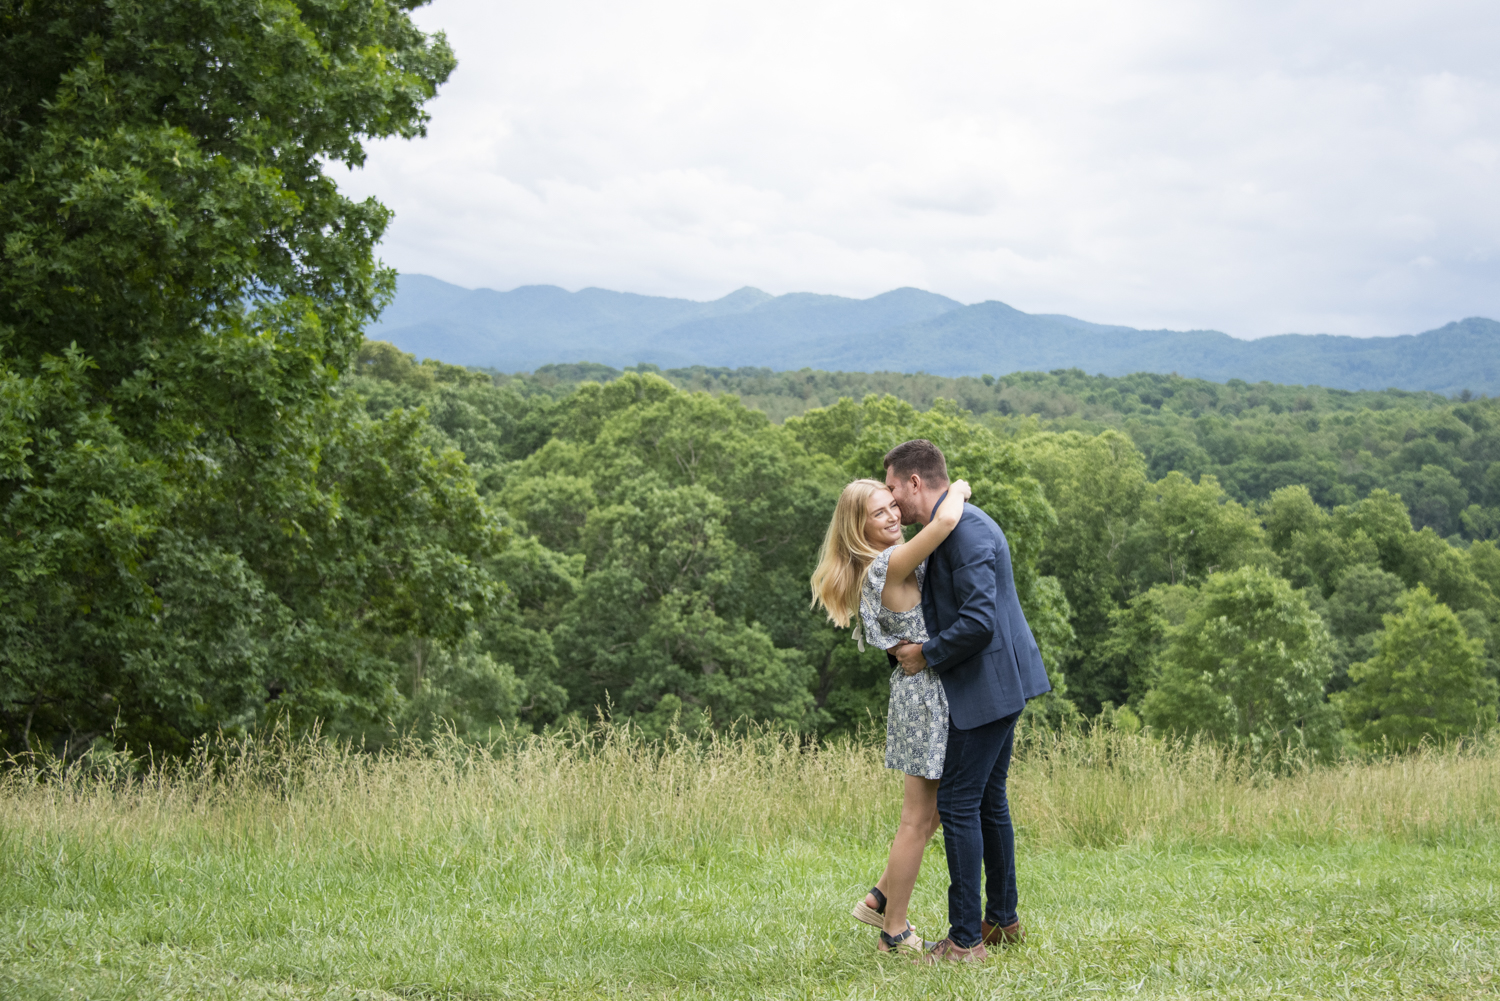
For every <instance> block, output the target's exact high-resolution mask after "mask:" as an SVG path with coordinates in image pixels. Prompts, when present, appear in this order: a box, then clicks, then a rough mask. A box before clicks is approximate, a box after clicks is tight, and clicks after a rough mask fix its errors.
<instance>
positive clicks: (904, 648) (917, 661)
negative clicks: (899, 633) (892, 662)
mask: <svg viewBox="0 0 1500 1001" xmlns="http://www.w3.org/2000/svg"><path fill="white" fill-rule="evenodd" d="M891 653H892V654H894V655H895V657H896V661H897V662H898V663H899V664H900V665H901V670H903V671H905V672H906V673H907V674H921V673H922V672H923V671H924V670H926V669H927V658H926V657H925V656H924V655H923V654H922V644H920V643H897V644H896V645H895V646H893V647H891Z"/></svg>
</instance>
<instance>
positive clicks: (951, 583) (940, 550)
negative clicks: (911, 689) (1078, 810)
mask: <svg viewBox="0 0 1500 1001" xmlns="http://www.w3.org/2000/svg"><path fill="white" fill-rule="evenodd" d="M939 503H941V501H939ZM933 510H934V511H936V510H937V509H936V508H933ZM922 617H923V618H924V619H926V621H927V635H928V636H931V637H932V639H930V640H928V641H927V642H926V643H923V644H922V654H923V655H924V656H925V657H926V658H927V665H928V666H929V667H931V668H932V669H933V670H935V671H937V674H938V677H939V678H941V679H942V682H943V691H944V692H946V693H947V695H948V714H949V715H950V716H951V717H952V718H953V725H954V726H955V727H957V728H958V729H960V730H972V729H973V728H974V727H976V726H983V725H984V724H986V723H992V722H994V721H995V720H997V719H1003V718H1004V717H1006V716H1009V715H1011V714H1012V713H1017V712H1020V711H1021V710H1022V709H1023V708H1025V706H1026V700H1027V699H1030V698H1035V697H1036V696H1038V695H1041V694H1042V693H1044V692H1049V691H1051V690H1052V684H1051V683H1050V682H1049V681H1048V680H1047V669H1046V668H1044V667H1043V666H1042V654H1041V651H1040V650H1038V649H1037V645H1036V639H1035V638H1034V637H1033V636H1032V635H1031V627H1030V626H1029V625H1027V624H1026V616H1025V615H1023V614H1022V613H1021V603H1020V601H1019V600H1018V599H1017V598H1016V581H1015V577H1014V576H1013V575H1012V574H1011V569H1010V546H1009V544H1007V543H1006V541H1005V533H1004V532H1002V531H1000V526H999V525H997V524H995V520H994V519H993V518H991V517H990V516H989V515H987V514H985V513H984V512H983V511H981V510H979V508H977V507H975V506H974V505H973V504H965V505H964V513H963V516H962V517H961V518H959V520H958V525H957V526H956V527H955V528H954V529H953V532H952V534H950V535H949V536H948V538H946V539H944V540H943V543H942V545H940V546H938V547H937V549H936V550H934V551H933V553H932V555H931V556H929V557H928V558H927V577H926V580H925V581H923V584H922Z"/></svg>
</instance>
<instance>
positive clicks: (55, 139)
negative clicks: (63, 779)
mask: <svg viewBox="0 0 1500 1001" xmlns="http://www.w3.org/2000/svg"><path fill="white" fill-rule="evenodd" d="M413 6H416V5H415V4H413V3H410V2H407V0H402V2H395V0H351V2H347V3H343V4H340V5H337V6H336V7H325V6H323V5H317V4H285V3H272V2H270V0H161V2H158V3H154V4H150V5H117V6H100V5H97V4H91V3H76V4H75V3H59V4H36V5H29V4H23V5H20V6H15V5H12V6H10V7H5V8H0V214H3V216H4V217H5V218H6V220H7V227H8V229H7V232H6V240H5V244H4V248H3V251H0V745H3V747H4V748H5V749H6V750H7V751H10V752H27V751H30V752H37V751H44V752H51V753H59V754H64V755H75V754H78V753H82V752H84V751H86V750H87V749H89V748H91V747H94V746H98V745H111V746H115V747H119V746H122V745H129V746H132V747H134V748H136V749H137V750H139V749H143V748H144V747H147V746H149V747H151V748H153V749H155V750H158V751H161V752H165V753H169V754H178V753H182V752H184V751H185V750H187V749H188V748H189V747H190V746H191V742H192V741H193V740H195V739H196V738H197V737H199V736H201V735H202V734H205V733H208V732H213V731H218V730H222V731H225V732H227V733H235V732H243V731H245V730H248V729H251V728H254V727H259V726H263V725H266V724H267V723H269V722H272V721H273V720H274V721H280V722H284V723H286V724H288V725H290V726H292V727H294V728H297V729H299V730H310V729H312V728H314V727H316V726H322V727H323V728H324V729H325V731H327V732H331V733H334V734H338V735H345V736H354V737H362V738H365V739H368V740H372V741H375V742H379V741H382V740H385V739H387V738H388V737H389V736H391V735H392V734H394V733H396V732H400V731H403V730H412V729H415V730H418V731H421V730H430V729H431V728H432V727H434V726H438V725H451V726H453V727H454V728H456V729H457V730H458V731H459V732H460V733H462V734H465V735H484V734H486V733H488V732H490V729H491V728H492V727H493V726H495V725H497V724H500V723H506V724H517V725H522V726H531V727H545V726H550V725H554V724H558V723H560V722H563V721H566V720H568V719H569V718H570V717H573V716H589V715H592V714H593V713H595V712H597V711H600V710H603V711H608V712H612V713H614V714H615V715H617V716H619V717H623V718H628V719H630V720H632V721H633V722H634V723H636V724H638V725H639V726H640V727H641V728H642V729H643V730H645V731H646V732H648V733H661V732H663V731H664V729H665V728H666V727H668V726H670V725H673V724H674V722H675V723H677V724H678V725H681V726H684V727H686V728H688V729H692V728H695V727H702V726H721V725H724V724H727V723H730V722H731V721H734V720H737V719H753V720H766V721H772V722H774V723H776V724H778V725H781V726H784V727H788V728H792V729H795V730H798V731H802V732H818V733H830V732H836V731H848V730H852V729H855V728H857V727H860V726H862V725H867V724H869V723H871V722H877V721H878V720H879V718H880V716H881V715H882V714H883V712H884V708H885V702H886V685H887V681H886V678H887V674H888V667H887V665H886V662H885V660H884V657H883V656H882V655H881V654H880V653H878V652H876V651H866V652H863V653H862V652H860V651H859V650H857V648H856V647H855V645H854V644H853V643H851V642H850V641H849V636H848V633H847V632H840V631H837V630H834V629H833V628H831V627H830V626H829V625H828V623H827V622H826V621H823V620H821V619H820V618H819V617H818V616H817V615H816V614H814V613H813V612H812V611H811V610H810V609H809V607H808V582H807V581H808V574H809V572H810V570H811V568H812V565H813V560H814V555H815V551H816V547H817V545H818V543H819V541H820V539H821V536H822V533H823V530H824V527H825V525H826V524H827V520H828V518H829V515H830V512H831V510H832V507H833V502H834V498H835V497H836V496H837V494H838V491H839V490H840V489H841V487H842V485H843V484H844V483H845V482H847V481H848V480H849V479H850V478H853V477H857V476H864V475H880V474H881V464H880V459H881V456H882V455H883V454H884V453H885V451H886V450H887V449H888V448H889V447H890V446H892V445H893V444H895V443H897V442H899V441H902V440H904V439H908V438H913V437H925V438H930V439H932V440H933V441H935V442H937V443H938V444H939V445H940V446H942V447H943V449H944V450H945V451H946V452H947V454H948V456H949V460H950V470H951V471H952V472H953V473H954V474H955V475H958V476H963V477H965V478H967V479H968V480H970V481H971V483H972V484H973V486H974V498H973V499H974V502H975V503H977V504H979V505H980V506H981V507H983V508H984V509H985V510H987V511H988V512H989V513H990V514H992V515H993V516H994V517H995V518H996V520H997V521H998V522H999V523H1000V525H1001V526H1002V527H1003V528H1004V529H1005V531H1006V532H1007V534H1008V537H1009V539H1010V542H1011V548H1012V553H1013V558H1014V560H1013V562H1014V567H1015V573H1016V584H1017V587H1018V590H1019V593H1020V598H1021V602H1022V606H1023V608H1024V609H1025V611H1026V614H1027V616H1028V618H1029V620H1030V622H1031V625H1032V628H1033V630H1034V631H1035V633H1036V635H1037V639H1038V642H1039V644H1040V645H1041V647H1042V651H1043V655H1044V658H1045V660H1046V662H1047V664H1048V667H1049V670H1050V671H1051V672H1052V675H1053V682H1054V692H1053V693H1052V694H1051V695H1050V696H1048V697H1047V698H1045V699H1041V700H1037V701H1036V702H1034V703H1033V705H1032V708H1031V711H1032V712H1034V713H1036V714H1038V715H1040V716H1041V717H1043V718H1045V719H1047V720H1052V721H1056V720H1059V719H1063V718H1066V717H1070V716H1072V715H1074V714H1076V713H1078V712H1080V711H1081V712H1084V713H1087V714H1089V715H1094V714H1096V713H1109V714H1111V718H1112V719H1113V720H1114V722H1115V723H1116V724H1117V725H1119V726H1122V727H1126V728H1131V727H1134V726H1136V725H1138V724H1139V723H1141V722H1142V721H1144V722H1145V723H1147V724H1149V725H1151V726H1152V727H1154V728H1156V729H1157V730H1159V731H1177V732H1183V733H1207V734H1210V735H1213V736H1215V737H1217V738H1220V739H1224V740H1230V741H1236V742H1249V743H1251V744H1257V745H1266V744H1274V743H1280V742H1284V741H1301V742H1305V743H1307V744H1308V745H1310V746H1313V747H1315V748H1319V749H1322V750H1325V751H1331V750H1334V749H1336V748H1337V747H1339V746H1341V745H1346V744H1348V743H1349V742H1351V741H1353V742H1357V743H1360V744H1364V745H1369V746H1379V745H1381V744H1382V743H1383V742H1393V743H1394V744H1395V745H1397V746H1404V745H1406V744H1409V743H1411V742H1412V741H1414V740H1418V739H1420V738H1421V737H1423V736H1424V735H1436V736H1447V735H1452V734H1457V733H1463V732H1467V731H1469V730H1471V729H1473V728H1474V727H1476V726H1488V725H1490V724H1492V723H1493V722H1494V720H1495V704H1496V695H1495V689H1496V682H1495V654H1496V648H1495V644H1496V643H1497V642H1500V632H1497V631H1496V629H1497V626H1500V602H1497V594H1500V550H1497V548H1496V546H1495V544H1494V542H1493V541H1492V540H1491V537H1492V536H1494V535H1495V534H1496V529H1497V525H1500V472H1497V469H1500V467H1497V465H1496V462H1495V460H1496V459H1500V422H1497V417H1500V414H1497V410H1496V405H1495V404H1494V403H1492V401H1488V400H1461V401H1448V400H1444V399H1442V398H1441V397H1434V396H1429V395H1421V394H1401V393H1373V394H1372V393H1360V394H1351V393H1336V392H1331V391H1323V390H1316V389H1309V388H1294V387H1277V386H1267V385H1255V386H1248V385H1245V384H1243V383H1235V382H1231V383H1229V384H1228V385H1226V386H1217V385H1214V384H1211V383H1204V382H1197V381H1191V380H1181V379H1176V378H1175V377H1168V376H1150V375H1143V376H1132V377H1129V378H1125V379H1111V380H1106V379H1089V378H1087V377H1085V376H1082V375H1081V374H1079V373H1072V372H1062V373H1053V374H1051V375H1036V376H1009V377H1007V378H1006V379H1003V380H992V379H989V378H988V377H986V378H985V379H979V380H956V381H951V382H944V381H942V380H934V379H931V378H929V377H926V376H913V377H904V376H886V375H877V376H853V375H842V374H837V373H835V374H828V373H781V374H767V373H756V372H752V373H749V374H745V373H724V372H717V371H712V370H701V371H700V370H688V371H686V372H685V373H684V372H672V373H667V374H666V375H667V376H668V377H670V378H668V377H663V376H662V375H660V374H657V373H654V372H651V371H635V372H628V373H618V372H615V371H613V370H608V369H603V368H602V367H600V366H559V367H553V368H551V369H547V370H541V371H538V372H536V373H532V374H531V375H528V376H502V377H497V376H495V375H493V374H487V373H483V372H475V371H471V370H469V369H464V368H459V367H456V366H451V365H444V364H442V363H439V362H430V361H429V362H423V363H420V364H418V363H417V362H416V361H415V360H414V359H412V358H410V357H408V356H405V355H403V354H402V353H401V352H399V351H397V350H396V349H395V348H393V347H392V346H390V345H389V344H382V343H379V342H373V343H371V342H365V341H364V339H363V335H362V331H363V330H364V329H365V327H366V325H367V324H368V323H369V322H370V321H371V320H372V319H373V318H374V317H375V316H377V315H378V314H379V311H380V309H381V306H382V304H383V302H385V301H386V300H387V299H388V297H389V294H390V292H391V288H392V282H393V277H394V276H393V274H392V273H391V272H390V271H388V270H386V269H383V268H381V267H380V266H379V265H378V263H377V262H376V260H375V257H374V248H375V247H376V245H377V244H378V242H379V239H380V237H381V234H382V232H383V230H384V227H385V225H386V224H387V222H388V220H389V213H388V211H387V210H386V209H385V208H383V207H382V206H381V205H380V204H379V203H378V202H375V201H374V200H368V201H364V202H355V201H352V200H350V199H348V198H345V197H344V196H343V195H341V194H340V193H339V192H338V189H337V187H336V186H335V184H334V183H333V181H332V180H331V179H330V178H329V177H328V176H326V174H325V172H324V171H325V169H326V168H327V167H328V166H329V165H331V164H333V163H344V164H347V165H350V166H357V165H359V164H360V163H362V162H363V158H364V151H363V146H362V143H363V142H364V141H365V140H367V139H372V138H382V137H390V136H400V137H406V138H412V137H416V136H419V135H420V134H421V133H422V130H423V128H424V122H425V116H424V113H423V112H422V110H421V109H422V105H423V104H424V102H425V101H426V100H428V99H430V98H431V97H432V96H433V94H434V93H435V91H436V88H437V86H438V85H439V84H441V83H442V82H443V81H444V80H445V79H446V78H447V76H448V74H449V73H450V72H451V70H452V68H453V65H454V63H453V58H452V54H451V52H450V51H449V50H448V47H447V45H446V43H445V41H444V40H443V38H442V36H440V35H438V36H427V35H424V34H423V33H422V32H420V31H419V30H417V29H416V27H415V26H414V25H413V23H412V22H411V20H410V9H411V8H412V7H413ZM673 380H675V381H676V382H677V383H679V384H680V385H679V384H674V381H673ZM867 390H869V392H866V391H867ZM730 391H742V392H744V394H745V395H744V398H743V399H742V398H740V397H738V396H736V395H734V393H733V392H730ZM903 397H905V398H903ZM794 399H795V400H796V402H795V403H793V402H792V401H793V400H794ZM747 401H749V402H750V403H756V402H764V403H766V405H767V406H768V407H769V408H770V412H769V413H768V412H766V411H763V410H761V409H757V408H756V407H754V406H750V405H748V403H747ZM776 401H780V402H776ZM772 402H775V406H771V404H772ZM814 404H816V405H814ZM773 418H778V419H773ZM779 418H784V419H779ZM1492 474H1494V475H1492ZM440 721H446V722H443V723H440Z"/></svg>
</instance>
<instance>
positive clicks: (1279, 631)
mask: <svg viewBox="0 0 1500 1001" xmlns="http://www.w3.org/2000/svg"><path fill="white" fill-rule="evenodd" d="M1330 645H1331V644H1330V640H1329V637H1328V633H1327V630H1326V629H1325V627H1324V625H1323V620H1322V619H1321V618H1319V616H1318V615H1317V613H1315V612H1314V611H1313V610H1312V609H1311V608H1309V607H1308V604H1307V599H1306V598H1305V597H1303V595H1302V594H1301V593H1299V592H1298V591H1296V590H1294V589H1293V588H1292V586H1291V585H1290V584H1288V583H1287V582H1286V581H1285V580H1282V579H1281V578H1280V577H1277V576H1275V575H1274V574H1272V573H1270V572H1269V571H1266V570H1264V569H1261V568H1259V567H1245V568H1242V569H1240V570H1235V571H1232V572H1229V573H1214V574H1210V575H1209V577H1208V579H1207V580H1205V581H1204V583H1203V585H1202V587H1201V588H1200V589H1199V593H1198V596H1197V600H1196V602H1195V603H1194V605H1193V607H1192V608H1191V609H1190V610H1189V611H1188V613H1187V616H1186V619H1185V621H1184V622H1183V625H1182V626H1181V627H1180V628H1178V629H1176V630H1174V632H1173V634H1172V636H1171V638H1170V640H1169V642H1168V645H1167V648H1166V650H1165V651H1164V652H1163V654H1162V656H1161V663H1160V673H1159V676H1158V678H1157V683H1156V686H1155V687H1154V688H1153V689H1152V690H1151V691H1150V692H1149V693H1148V694H1147V695H1146V698H1145V701H1144V703H1143V705H1142V716H1143V717H1144V719H1145V721H1146V722H1147V723H1149V724H1150V725H1151V726H1153V727H1155V728H1156V729H1158V730H1163V731H1169V732H1176V733H1182V734H1197V733H1202V734H1206V735H1208V736H1211V737H1214V738H1215V739H1218V740H1222V741H1226V742H1230V743H1235V744H1241V745H1248V746H1250V747H1252V748H1255V749H1257V750H1259V749H1262V748H1275V747H1277V746H1279V745H1283V744H1286V743H1295V742H1299V741H1300V742H1301V743H1303V744H1304V745H1305V746H1307V747H1310V748H1313V749H1315V750H1320V751H1325V752H1326V751H1330V750H1332V749H1333V747H1334V746H1335V744H1336V742H1337V738H1338V729H1339V725H1338V714H1337V712H1335V711H1334V710H1333V708H1332V707H1331V706H1329V705H1328V703H1327V702H1326V701H1325V700H1324V698H1323V686H1324V684H1325V683H1326V682H1327V681H1328V677H1329V675H1330V673H1331V672H1332V668H1333V665H1332V661H1331V659H1330V656H1329V653H1330V649H1329V648H1330Z"/></svg>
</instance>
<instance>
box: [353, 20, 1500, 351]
mask: <svg viewBox="0 0 1500 1001" xmlns="http://www.w3.org/2000/svg"><path fill="white" fill-rule="evenodd" d="M417 18H418V21H419V23H420V24H422V25H423V26H424V27H425V28H427V29H430V30H443V31H446V32H447V34H448V38H449V41H450V43H451V44H452V45H453V47H454V49H455V51H456V52H457V54H458V58H459V68H458V70H457V71H456V72H455V73H454V75H453V78H452V79H451V80H450V81H449V83H448V85H447V86H446V87H445V88H444V89H443V90H442V91H441V93H440V95H439V97H438V98H437V100H436V101H434V102H433V103H432V105H431V106H430V108H431V111H432V116H433V121H432V126H431V130H430V135H429V137H428V138H427V139H425V140H420V141H418V142H415V143H399V142H395V143H382V144H378V145H376V146H374V147H373V148H372V150H371V156H370V159H369V163H368V165H367V166H366V168H365V169H363V170H362V171H358V172H356V173H355V174H353V175H352V176H343V177H341V184H343V186H344V187H345V188H346V190H349V191H350V192H351V193H354V194H359V195H363V194H374V195H377V196H378V197H379V198H381V200H383V201H384V202H385V203H386V204H388V205H390V206H391V207H392V208H393V209H395V210H396V213H397V217H396V221H395V222H394V224H393V225H392V227H391V229H390V231H389V233H388V235H387V238H386V241H385V245H384V248H383V251H382V256H383V257H384V258H385V260H386V261H387V263H389V264H391V265H394V266H395V267H397V268H399V269H400V270H402V271H404V272H420V273H425V274H430V275H435V276H437V277H439V278H442V279H445V280H447V281H451V282H454V283H457V284H460V285H465V286H469V287H480V286H483V287H489V288H497V289H509V288H514V287H515V286H517V285H528V284H554V285H561V286H563V287H565V288H568V289H578V288H582V287H585V286H590V285H593V286H599V287H602V288H610V289H618V290H624V291H632V292H643V293H650V294H657V295H674V296H685V297H688V298H694V299H711V298H716V297H718V296H721V295H724V294H725V293H728V292H730V291H732V290H734V289H736V288H739V287H740V286H743V285H754V286H757V287H759V288H762V289H765V290H766V291H768V292H772V293H782V292H793V291H813V292H830V293H837V294H841V295H850V296H859V297H865V296H870V295H874V294H877V293H880V292H883V291H886V290H888V289H891V288H895V287H898V286H903V285H911V286H916V287H918V288H924V289H929V290H931V291H934V292H940V293H942V294H944V295H948V296H952V297H953V298H955V299H959V300H962V301H964V302H978V301H981V300H985V299H999V300H1001V301H1004V302H1007V303H1010V304H1011V305H1013V306H1015V307H1017V308H1019V309H1023V310H1026V311H1028V312H1045V313H1068V314H1071V315H1074V316H1079V317H1082V318H1084V319H1088V320H1094V321H1098V322H1106V323H1125V324H1130V325H1132V326H1140V327H1162V326H1165V327H1173V328H1197V327H1210V328H1214V329H1219V330H1224V331H1226V332H1228V333H1231V334H1235V335H1237V336H1242V337H1257V336H1262V335H1265V334H1274V333H1287V332H1293V331H1295V332H1326V333H1344V334H1359V335H1371V334H1394V333H1412V332H1417V331H1421V330H1426V329H1428V328H1431V327H1434V326H1439V325H1441V324H1443V323H1445V322H1447V321H1449V320H1453V319H1458V318H1462V317H1465V316H1475V315H1480V316H1489V317H1493V318H1500V59H1497V57H1496V53H1497V52H1500V5H1497V4H1496V3H1494V0H1422V2H1417V0H1403V2H1391V0H1379V2H1359V0H1339V2H1336V3H1334V2H1323V3H1311V2H1305V0H1304V2H1297V3H1293V2H1284V0H1250V2H1217V3H1215V2H1206V0H1049V2H1047V3H1037V2H1035V0H1029V2H1025V3H1021V2H1014V0H985V2H971V0H924V2H916V0H901V2H892V0H860V2H858V3H855V2H844V0H795V2H790V0H756V2H754V3H745V2H741V0H724V2H717V3H703V2H702V0H694V2H688V0H631V2H628V3H621V2H619V0H607V2H606V0H552V2H549V3H515V2H507V3H495V2H493V0H436V2H435V3H434V4H433V5H432V6H430V7H428V8H425V9H424V10H422V11H420V12H419V13H418V15H417Z"/></svg>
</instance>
